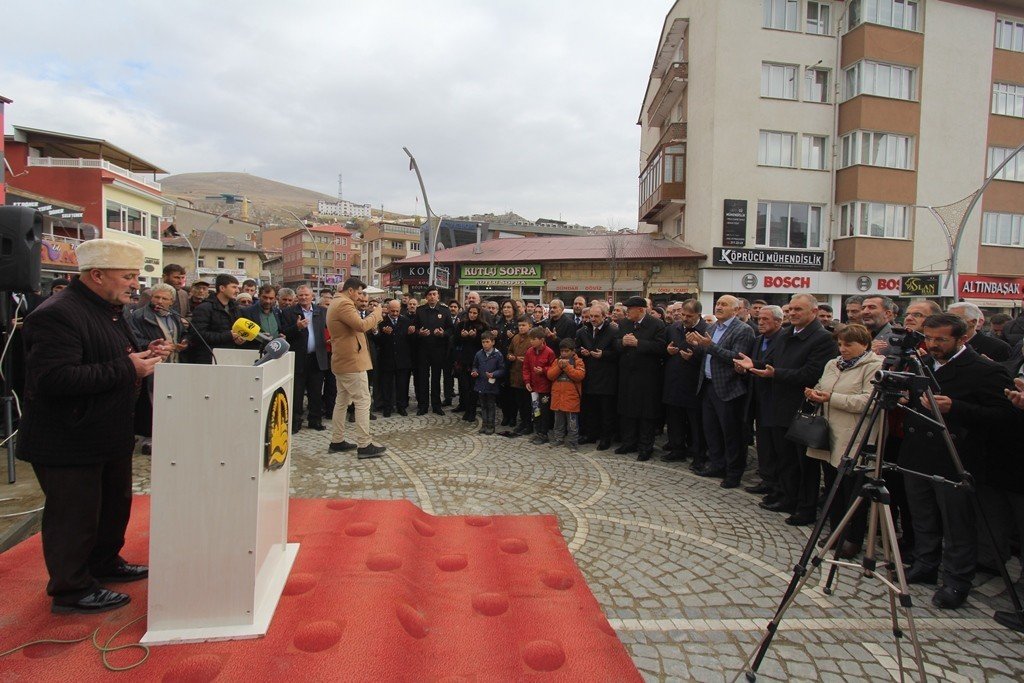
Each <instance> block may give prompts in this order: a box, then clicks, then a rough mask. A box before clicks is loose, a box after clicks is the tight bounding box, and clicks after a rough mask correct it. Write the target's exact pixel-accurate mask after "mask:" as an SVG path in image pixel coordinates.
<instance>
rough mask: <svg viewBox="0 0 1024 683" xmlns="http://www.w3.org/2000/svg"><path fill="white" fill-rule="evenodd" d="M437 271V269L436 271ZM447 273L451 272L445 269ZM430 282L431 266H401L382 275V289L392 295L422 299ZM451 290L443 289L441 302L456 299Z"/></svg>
mask: <svg viewBox="0 0 1024 683" xmlns="http://www.w3.org/2000/svg"><path fill="white" fill-rule="evenodd" d="M436 270H437V269H436V268H435V271H436ZM445 272H450V271H449V270H448V267H447V266H446V267H445ZM429 280H430V266H429V265H425V266H401V267H399V268H395V269H394V270H391V271H385V272H383V273H382V274H381V287H383V288H384V289H386V290H387V291H388V292H391V293H392V294H395V295H398V296H401V295H402V294H408V295H410V296H414V297H416V298H417V299H422V298H423V296H424V295H425V294H426V293H427V282H428V281H429ZM454 296H455V294H454V292H452V290H451V289H447V288H441V300H442V301H446V300H448V299H451V298H454Z"/></svg>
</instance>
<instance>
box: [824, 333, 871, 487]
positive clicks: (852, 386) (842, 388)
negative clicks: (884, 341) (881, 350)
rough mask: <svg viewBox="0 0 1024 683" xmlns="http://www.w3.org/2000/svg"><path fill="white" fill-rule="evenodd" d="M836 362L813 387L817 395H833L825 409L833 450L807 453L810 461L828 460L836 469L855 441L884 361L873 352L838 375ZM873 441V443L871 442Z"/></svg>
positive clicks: (833, 362)
mask: <svg viewBox="0 0 1024 683" xmlns="http://www.w3.org/2000/svg"><path fill="white" fill-rule="evenodd" d="M837 360H838V359H836V360H830V361H829V362H828V364H827V365H825V371H824V372H822V373H821V379H819V380H818V383H817V384H816V385H815V387H814V388H815V389H817V390H818V391H829V392H831V393H832V396H831V398H829V400H828V403H826V404H825V405H824V415H825V417H826V418H828V427H829V430H828V431H829V439H830V440H831V443H832V448H831V450H829V451H825V450H819V449H816V448H808V449H807V456H808V457H810V458H816V459H818V460H827V461H828V462H830V463H831V464H832V466H833V467H837V466H838V465H839V461H840V460H842V458H843V453H845V452H846V446H847V444H849V443H850V439H851V438H852V437H853V430H854V429H855V428H856V426H857V418H859V417H860V414H861V412H862V411H863V410H864V407H865V406H866V405H867V404H868V398H869V397H870V395H871V390H872V389H873V388H874V387H873V385H872V384H871V380H872V379H874V378H875V373H876V372H877V371H879V370H881V369H882V357H881V356H879V355H878V354H876V353H874V352H873V351H872V352H869V353H868V355H866V356H865V357H864V358H862V359H861V360H860V361H859V362H858V363H857V364H856V365H854V366H853V367H852V368H850V369H849V370H847V371H846V372H840V371H839V366H838V365H837ZM879 426H880V425H879ZM874 440H875V439H874V438H872V439H871V441H872V442H873V441H874Z"/></svg>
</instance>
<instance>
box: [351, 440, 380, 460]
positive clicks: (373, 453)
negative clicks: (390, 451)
mask: <svg viewBox="0 0 1024 683" xmlns="http://www.w3.org/2000/svg"><path fill="white" fill-rule="evenodd" d="M386 450H387V448H385V447H384V446H374V445H373V444H372V443H371V444H370V445H369V446H363V447H362V448H360V449H358V450H357V451H356V457H357V458H359V459H360V460H368V459H370V458H379V457H381V456H382V455H384V451H386Z"/></svg>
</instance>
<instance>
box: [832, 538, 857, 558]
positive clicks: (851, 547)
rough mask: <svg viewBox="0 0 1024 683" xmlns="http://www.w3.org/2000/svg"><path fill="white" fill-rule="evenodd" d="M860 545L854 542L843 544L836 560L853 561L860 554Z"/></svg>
mask: <svg viewBox="0 0 1024 683" xmlns="http://www.w3.org/2000/svg"><path fill="white" fill-rule="evenodd" d="M860 546H861V544H860V543H854V542H853V541H843V544H842V545H841V546H839V551H838V552H837V553H836V559H839V560H852V559H853V558H855V557H857V555H858V554H860Z"/></svg>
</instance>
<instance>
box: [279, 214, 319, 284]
mask: <svg viewBox="0 0 1024 683" xmlns="http://www.w3.org/2000/svg"><path fill="white" fill-rule="evenodd" d="M282 210H283V211H284V212H285V213H287V214H288V215H289V216H291V217H292V218H294V219H295V222H296V223H298V224H299V225H300V226H302V229H303V230H305V231H306V234H307V235H309V240H310V241H311V242H312V243H313V248H314V249H316V263H317V282H318V283H319V284H318V287H317V289H318V290H319V288H320V287H323V285H324V258H323V254H322V253H320V246H319V245H317V243H316V237H314V236H313V233H312V232H310V230H309V226H308V225H306V223H305V222H304V221H303V220H302V219H301V218H299V217H298V216H296V215H295V214H294V213H292V212H291V211H289V210H288V209H282ZM303 259H305V257H303ZM317 293H318V294H319V291H318V292H317Z"/></svg>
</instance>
